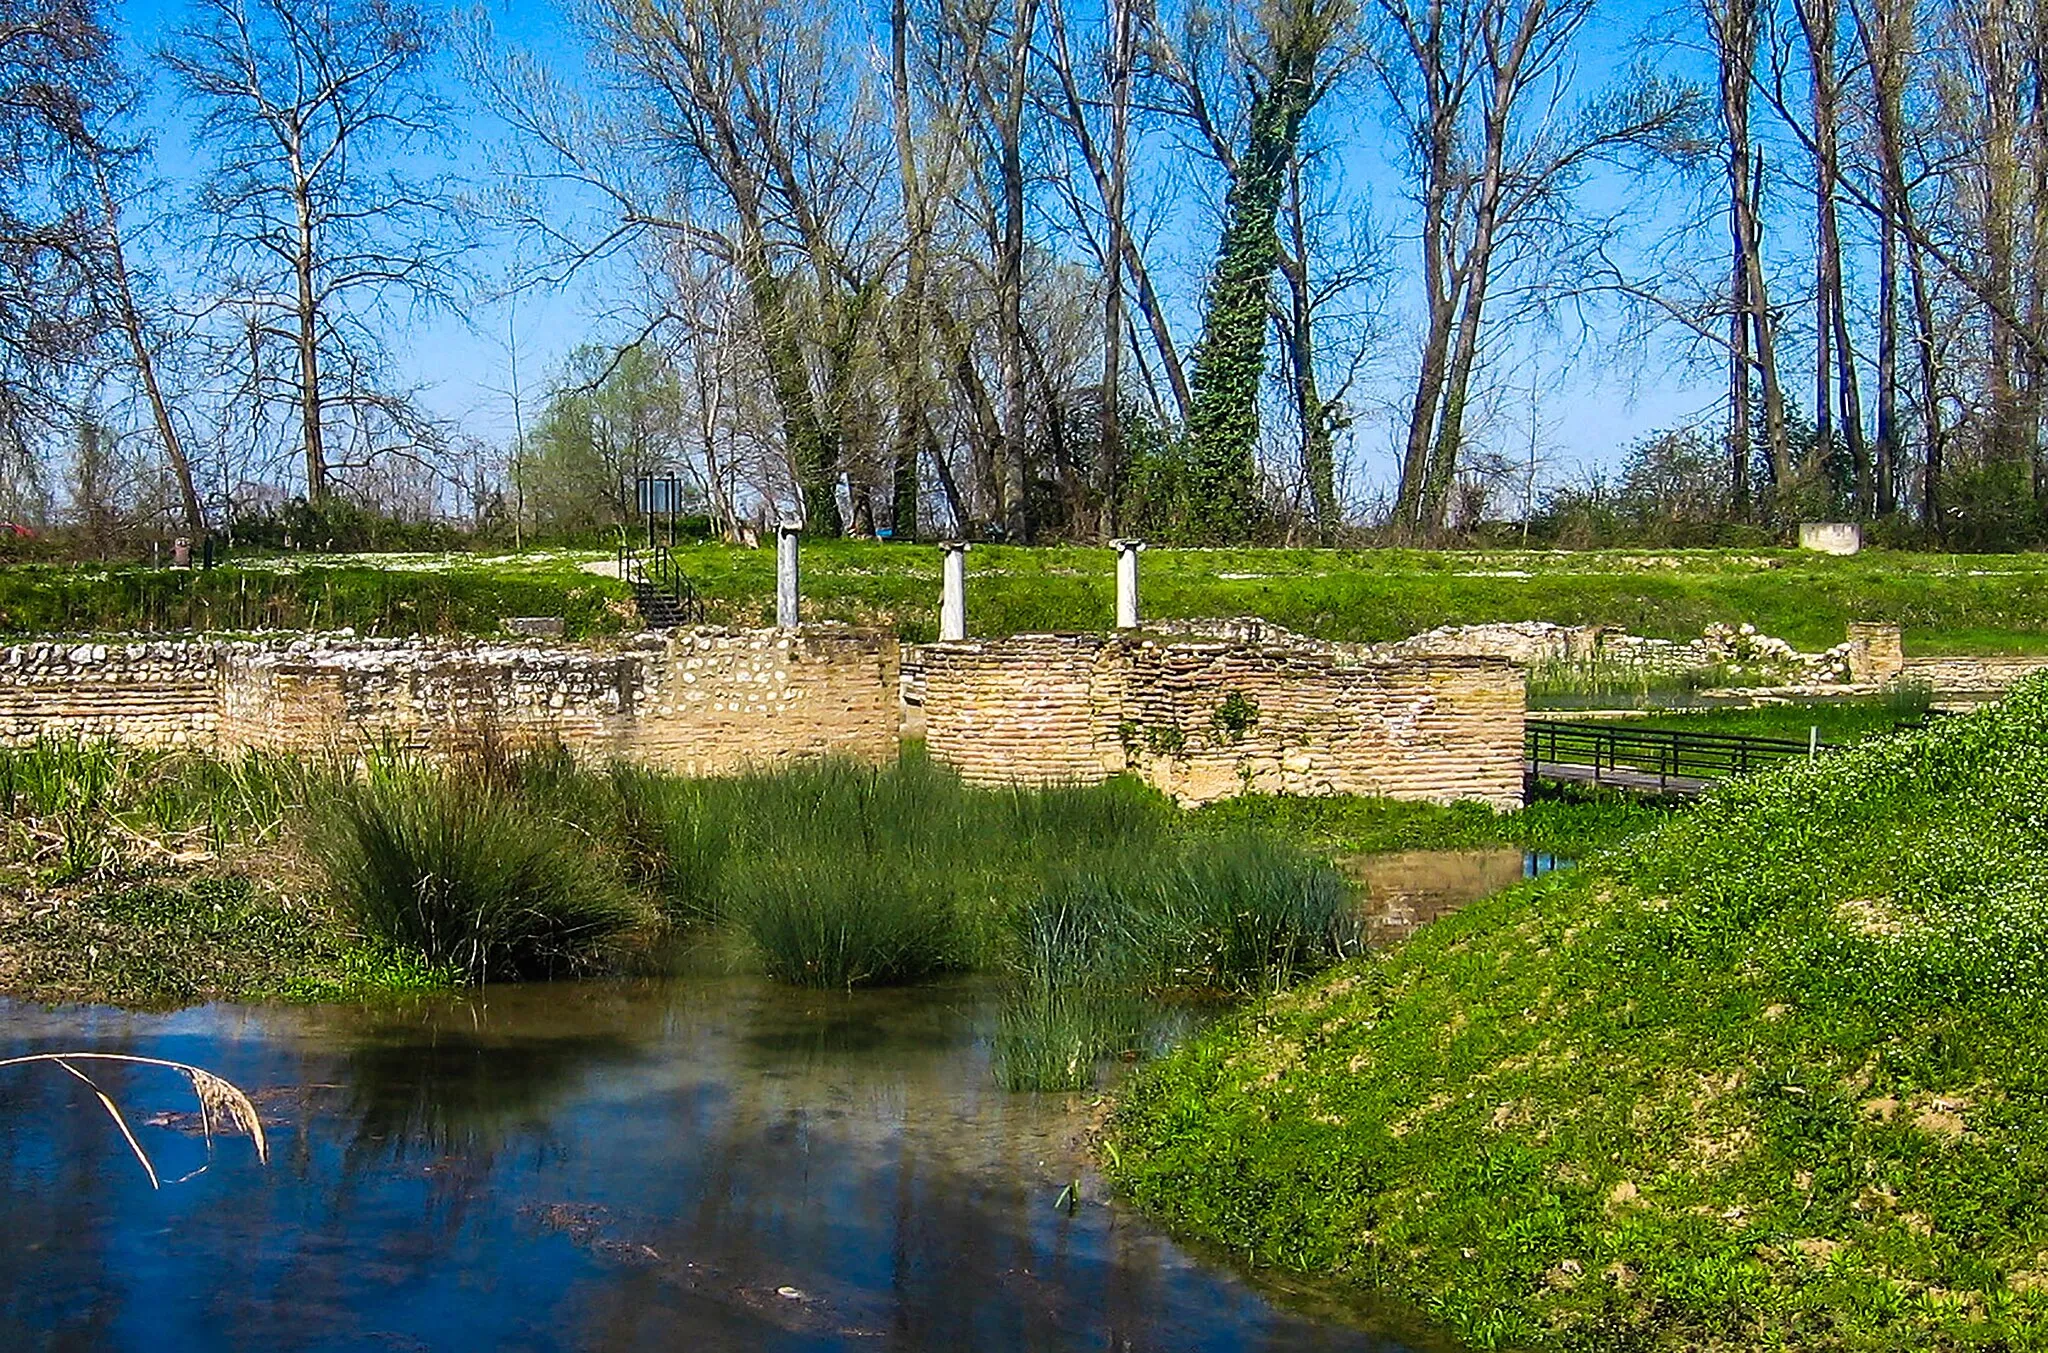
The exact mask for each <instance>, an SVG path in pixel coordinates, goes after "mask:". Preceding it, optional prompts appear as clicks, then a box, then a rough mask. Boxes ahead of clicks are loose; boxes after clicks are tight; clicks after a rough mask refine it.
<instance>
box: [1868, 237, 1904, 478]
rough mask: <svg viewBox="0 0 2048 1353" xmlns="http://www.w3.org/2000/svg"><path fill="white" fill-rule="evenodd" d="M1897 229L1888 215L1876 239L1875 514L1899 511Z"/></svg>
mask: <svg viewBox="0 0 2048 1353" xmlns="http://www.w3.org/2000/svg"><path fill="white" fill-rule="evenodd" d="M1898 251H1899V230H1898V227H1897V226H1896V225H1894V224H1893V223H1892V220H1891V217H1890V214H1889V212H1887V214H1886V218H1885V219H1884V220H1883V221H1881V222H1879V224H1878V237H1877V439H1876V444H1875V446H1874V447H1873V451H1874V455H1875V459H1876V462H1877V464H1876V472H1877V512H1878V515H1879V516H1881V517H1882V516H1890V515H1891V514H1892V513H1894V512H1896V511H1898V508H1899V496H1898V495H1899V485H1898V475H1899V256H1898Z"/></svg>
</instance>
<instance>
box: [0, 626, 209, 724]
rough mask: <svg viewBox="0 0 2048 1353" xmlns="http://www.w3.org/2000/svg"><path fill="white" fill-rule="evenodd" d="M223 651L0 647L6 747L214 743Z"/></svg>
mask: <svg viewBox="0 0 2048 1353" xmlns="http://www.w3.org/2000/svg"><path fill="white" fill-rule="evenodd" d="M219 652H220V646H219V645H217V644H210V643H204V642H189V643H186V642H175V641H173V642H164V641H156V642H151V643H133V644H101V643H75V644H74V643H29V644H16V645H14V646H12V647H9V648H6V649H0V744H4V745H7V746H19V745H21V744H23V743H29V742H33V741H35V740H36V738H38V737H60V738H103V737H107V738H121V739H124V740H126V741H130V742H135V743H139V744H142V745H145V746H152V747H171V746H185V745H197V746H205V745H208V744H210V743H211V742H212V741H213V737H214V730H215V729H216V727H217V726H218V724H219V716H220V702H219V698H218V695H217V688H216V682H215V672H216V669H217V666H218V662H219Z"/></svg>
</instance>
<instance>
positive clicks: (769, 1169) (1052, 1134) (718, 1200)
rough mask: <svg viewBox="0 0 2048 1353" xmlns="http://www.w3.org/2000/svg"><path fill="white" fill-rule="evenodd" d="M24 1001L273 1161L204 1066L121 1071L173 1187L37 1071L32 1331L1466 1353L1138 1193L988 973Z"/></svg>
mask: <svg viewBox="0 0 2048 1353" xmlns="http://www.w3.org/2000/svg"><path fill="white" fill-rule="evenodd" d="M0 1015H4V1018H5V1020H6V1024H5V1028H6V1029H7V1037H6V1038H5V1039H4V1051H5V1053H6V1054H7V1055H16V1054H20V1053H25V1052H38V1051H58V1050H67V1049H69V1050H77V1049H92V1050H96V1051H121V1052H131V1053H140V1054H146V1055H150V1056H157V1057H167V1058H173V1059H177V1060H182V1061H188V1062H192V1063H196V1064H198V1065H201V1066H204V1067H207V1068H209V1069H211V1070H213V1071H216V1072H218V1073H220V1074H222V1075H225V1076H227V1077H229V1078H230V1079H232V1080H234V1081H235V1082H236V1083H238V1084H240V1085H241V1086H242V1087H243V1088H245V1089H247V1090H249V1091H251V1092H252V1094H254V1095H255V1097H256V1098H257V1100H258V1102H259V1103H260V1104H261V1106H262V1108H263V1111H264V1115H265V1118H266V1121H267V1122H268V1123H269V1124H270V1126H269V1132H270V1137H271V1146H272V1152H273V1154H272V1159H271V1162H270V1164H269V1165H268V1166H263V1165H259V1164H258V1163H257V1162H256V1161H255V1159H254V1156H253V1152H252V1151H251V1148H250V1144H249V1143H248V1142H247V1140H246V1139H242V1138H236V1139H232V1140H225V1141H220V1142H217V1143H216V1145H215V1149H214V1152H213V1157H212V1162H211V1164H210V1165H207V1156H206V1152H205V1149H204V1143H203V1139H202V1138H201V1137H200V1136H199V1134H198V1131H197V1127H198V1124H197V1122H196V1119H195V1118H194V1117H193V1116H191V1115H189V1114H187V1113H185V1112H184V1111H186V1110H189V1109H191V1108H192V1101H191V1098H190V1096H189V1095H188V1094H187V1093H185V1090H184V1087H183V1084H182V1082H180V1081H178V1080H176V1079H175V1078H172V1077H169V1076H167V1075H166V1076H162V1077H161V1078H159V1077H158V1076H157V1075H155V1074H142V1073H138V1074H134V1075H119V1074H117V1075H114V1076H111V1077H109V1081H110V1082H111V1083H110V1084H109V1087H108V1088H109V1089H112V1090H114V1091H115V1093H116V1098H117V1099H119V1100H120V1101H121V1103H122V1105H123V1106H124V1108H126V1109H127V1110H128V1111H129V1112H130V1114H131V1116H132V1118H133V1119H134V1120H135V1121H136V1124H137V1126H136V1131H137V1134H138V1136H139V1137H140V1139H141V1141H142V1144H143V1145H144V1146H145V1147H146V1148H147V1149H148V1150H149V1152H150V1154H151V1156H152V1157H153V1158H154V1160H155V1162H156V1164H157V1167H158V1169H159V1170H160V1171H161V1172H162V1174H163V1175H164V1177H165V1179H166V1180H167V1181H169V1180H172V1179H175V1178H177V1177H178V1176H181V1175H185V1174H187V1173H188V1172H189V1171H192V1170H195V1169H198V1168H199V1167H201V1166H202V1165H206V1169H205V1170H204V1172H203V1173H199V1174H197V1175H196V1176H193V1177H190V1178H186V1179H184V1180H183V1181H182V1182H178V1183H175V1184H173V1183H168V1182H167V1183H166V1186H165V1187H164V1188H163V1189H162V1190H161V1191H158V1192H152V1191H151V1189H150V1187H149V1184H148V1181H147V1179H146V1178H145V1177H144V1175H143V1173H142V1170H141V1168H140V1167H139V1166H138V1164H137V1163H136V1161H135V1159H134V1157H133V1156H132V1155H130V1154H128V1151H127V1148H126V1146H125V1145H124V1144H123V1143H122V1141H121V1138H120V1136H119V1133H118V1132H117V1130H116V1129H115V1127H114V1125H113V1124H112V1122H111V1121H110V1120H109V1119H108V1118H107V1117H106V1116H105V1115H104V1113H103V1112H102V1111H101V1110H100V1109H99V1108H98V1106H97V1105H96V1103H95V1102H94V1100H93V1099H92V1097H91V1094H90V1092H89V1091H88V1090H87V1089H86V1087H84V1086H83V1085H81V1084H79V1083H78V1082H77V1081H75V1080H73V1079H72V1078H71V1077H69V1076H67V1075H65V1074H63V1072H62V1071H60V1070H58V1069H56V1068H54V1067H48V1066H41V1067H31V1068H15V1069H11V1070H7V1071H5V1072H0V1077H4V1080H0V1225H4V1227H5V1233H6V1235H7V1237H8V1242H7V1244H6V1245H5V1246H4V1247H0V1265H4V1267H5V1272H4V1275H0V1277H4V1285H0V1291H4V1293H5V1296H4V1305H0V1347H5V1348H31V1347H49V1348H79V1349H86V1348H91V1349H105V1348H129V1347H135V1348H140V1347H147V1348H150V1349H153V1350H154V1349H184V1348H208V1349H211V1348H226V1347H237V1348H265V1347H290V1348H295V1349H357V1348H376V1349H402V1350H410V1349H436V1350H439V1349H513V1348H517V1349H561V1348H578V1349H626V1348H632V1349H647V1348H651V1349H663V1348H674V1349H690V1350H724V1349H733V1350H740V1349H748V1350H752V1349H805V1350H812V1349H818V1350H823V1349H841V1348H847V1349H966V1348H991V1349H1047V1350H1058V1349H1091V1350H1098V1349H1113V1350H1147V1349H1157V1350H1182V1349H1214V1350H1226V1349H1229V1350H1235V1349H1256V1350H1293V1349H1319V1350H1320V1349H1333V1350H1334V1349H1364V1350H1379V1351H1381V1353H1393V1351H1394V1350H1401V1349H1415V1350H1441V1349H1447V1348H1449V1347H1450V1345H1449V1344H1447V1343H1446V1342H1444V1341H1442V1340H1440V1339H1438V1338H1435V1337H1433V1336H1431V1335H1430V1334H1429V1333H1428V1331H1427V1330H1426V1328H1425V1327H1423V1326H1422V1325H1420V1324H1419V1323H1417V1322H1416V1321H1414V1320H1413V1319H1412V1318H1411V1317H1408V1316H1405V1315H1403V1314H1402V1313H1400V1312H1398V1311H1394V1310H1390V1309H1382V1308H1379V1307H1376V1306H1374V1305H1373V1304H1371V1303H1369V1302H1367V1301H1365V1300H1363V1299H1361V1298H1359V1297H1358V1296H1357V1295H1356V1294H1355V1293H1350V1292H1329V1291H1317V1290H1313V1289H1309V1288H1304V1287H1289V1286H1282V1285H1276V1284H1275V1283H1274V1282H1273V1281H1272V1280H1271V1279H1270V1278H1267V1277H1264V1276H1260V1277H1257V1278H1256V1279H1248V1278H1247V1277H1246V1276H1245V1275H1243V1274H1241V1273H1239V1272H1237V1271H1235V1270H1233V1269H1232V1268H1231V1267H1230V1266H1229V1265H1228V1264H1227V1263H1226V1262H1224V1261H1222V1260H1220V1259H1219V1258H1217V1257H1216V1256H1212V1255H1205V1254H1201V1253H1196V1252H1193V1251H1191V1250H1189V1249H1188V1248H1186V1247H1184V1246H1181V1245H1178V1244H1176V1243H1174V1242H1173V1241H1171V1240H1169V1239H1168V1238H1166V1237H1165V1236H1164V1235H1163V1234H1161V1233H1160V1232H1159V1231H1158V1230H1157V1229H1156V1228H1155V1227H1153V1226H1152V1225H1151V1224H1149V1223H1148V1222H1147V1221H1145V1220H1144V1219H1143V1218H1142V1217H1140V1216H1139V1215H1137V1214H1136V1213H1134V1212H1133V1211H1132V1210H1130V1209H1129V1208H1127V1207H1125V1206H1122V1205H1121V1204H1118V1203H1115V1202H1113V1201H1109V1200H1107V1199H1106V1197H1105V1189H1104V1186H1103V1184H1102V1181H1101V1180H1100V1178H1099V1177H1098V1176H1097V1175H1096V1174H1095V1173H1094V1172H1093V1171H1092V1170H1091V1169H1090V1168H1089V1165H1088V1163H1087V1152H1086V1143H1087V1141H1088V1138H1089V1135H1090V1133H1091V1132H1092V1131H1093V1130H1094V1128H1095V1127H1096V1126H1097V1124H1098V1120H1099V1117H1100V1114H1101V1112H1102V1108H1101V1102H1100V1100H1099V1098H1098V1097H1097V1096H1094V1095H1024V1094H1010V1093H1007V1092H1005V1091H1003V1090H1002V1089H1000V1088H999V1087H998V1086H997V1085H996V1084H995V1081H994V1078H993V1076H992V1075H991V1072H990V1069H989V1064H988V1049H989V1041H990V1035H991V1031H992V1029H993V1028H994V1025H995V1019H996V996H995V993H994V991H993V990H992V989H991V988H990V987H988V986H987V985H985V984H979V983H957V984H944V985H939V986H934V987H923V988H918V989H914V990H903V991H883V992H870V993H860V994H856V995H852V996H847V995H841V994H817V993H810V992H798V991H792V990H790V989H787V988H781V987H777V986H773V985H771V984H769V983H766V982H764V981H760V980H758V979H752V978H734V977H685V978H676V979H667V980H662V981H648V982H610V983H576V984H570V983H557V984H552V985H546V986H538V985H537V986H531V987H506V988H491V989H489V990H487V991H484V992H482V993H477V994H469V995H462V996H449V997H438V998H433V999H427V1000H420V1001H417V1002H409V1003H405V1004H401V1005H395V1006H393V1005H385V1006H379V1007H354V1006H316V1007H287V1006H211V1007H202V1008H198V1009H193V1010H187V1011H182V1012H178V1013H173V1014H163V1015H152V1014H138V1013H133V1012H124V1011H115V1010H108V1009H97V1008H80V1007H71V1008H62V1009H43V1008H39V1007H33V1006H23V1005H0ZM1076 1183H1078V1202H1072V1205H1071V1206H1069V1205H1067V1204H1069V1203H1070V1202H1071V1200H1072V1186H1074V1185H1075V1184H1076ZM1063 1191H1064V1192H1068V1193H1069V1197H1068V1198H1062V1196H1061V1195H1062V1193H1063Z"/></svg>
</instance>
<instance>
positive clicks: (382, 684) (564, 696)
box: [0, 626, 900, 773]
mask: <svg viewBox="0 0 2048 1353" xmlns="http://www.w3.org/2000/svg"><path fill="white" fill-rule="evenodd" d="M896 663H897V652H896V641H895V639H894V638H893V637H892V636H889V635H885V634H878V633H874V632H870V631H863V630H852V629H842V628H837V627H829V626H825V627H819V628H817V629H810V630H804V631H801V632H798V633H788V632H782V631H773V630H769V631H761V630H751V631H739V630H697V631H679V632H677V633H676V634H675V635H674V636H672V637H669V638H665V639H663V638H654V637H651V636H650V637H645V638H643V639H640V640H636V641H633V642H631V643H629V644H627V645H625V646H623V647H618V648H586V647H579V646H571V645H549V644H480V643H441V642H434V641H423V640H364V639H354V638H348V637H337V636H312V637H306V638H299V639H294V640H290V641H268V642H219V643H211V642H200V641H194V642H190V643H155V644H137V645H129V646H126V647H120V646H113V647H109V646H105V645H78V646H66V645H60V644H34V645H25V646H21V647H17V648H14V649H11V650H4V651H0V740H5V741H9V742H15V743H19V742H25V741H30V740H33V739H34V738H35V737H36V736H37V735H38V734H56V735H59V736H85V737H114V738H120V739H123V740H126V741H134V742H138V743H145V744H149V745H170V744H191V745H198V746H218V747H220V748H221V749H223V750H227V751H234V750H239V749H242V748H264V749H270V750H281V751H284V750H289V751H324V750H327V749H330V748H331V749H336V750H341V751H348V752H353V751H359V750H361V749H363V748H365V747H367V746H375V745H379V744H387V743H388V744H392V745H396V746H403V747H410V748H415V749H419V750H422V751H429V752H435V753H445V752H448V751H450V750H452V749H454V748H456V747H458V746H461V745H463V744H466V743H476V742H479V741H482V740H484V739H486V738H488V739H492V740H495V741H498V742H500V743H502V744H505V745H513V746H517V745H530V744H534V743H542V742H548V743H560V744H561V745H563V746H566V747H568V748H570V749H571V750H573V751H576V752H578V753H580V754H583V755H586V756H589V757H591V758H593V759H601V758H608V757H613V756H619V757H625V758H627V759H629V760H635V761H641V762H645V763H648V764H651V765H659V766H664V767H669V768H673V769H676V770H682V771H689V772H699V773H713V772H718V771H727V770H733V769H737V768H739V767H741V766H745V765H751V764H759V763H765V762H772V761H776V760H780V759H783V758H785V757H791V756H808V755H817V754H822V753H836V754H842V755H849V756H856V757H861V758H864V759H867V760H871V761H875V760H881V759H884V758H886V757H890V756H893V755H894V754H895V751H896V746H897V730H898V723H899V719H900V714H899V710H898V691H897V680H898V678H897V669H896Z"/></svg>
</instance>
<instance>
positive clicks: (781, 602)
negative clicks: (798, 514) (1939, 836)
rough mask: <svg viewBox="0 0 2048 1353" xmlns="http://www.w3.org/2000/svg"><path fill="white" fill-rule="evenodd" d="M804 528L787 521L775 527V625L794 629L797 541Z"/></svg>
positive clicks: (795, 617) (795, 621)
mask: <svg viewBox="0 0 2048 1353" xmlns="http://www.w3.org/2000/svg"><path fill="white" fill-rule="evenodd" d="M802 534H803V528H802V527H800V526H798V525H797V524H796V523H795V522H793V521H785V522H783V523H782V524H780V525H779V526H777V527H776V528H775V626H776V628H777V629H785V630H793V629H795V628H796V626H797V606H796V602H797V574H796V542H797V537H798V536H800V535H802Z"/></svg>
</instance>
